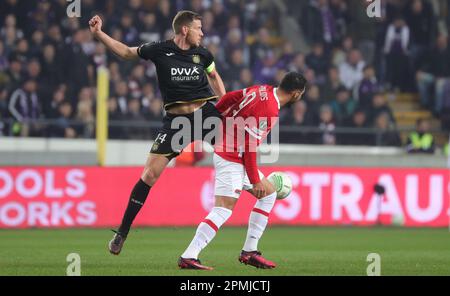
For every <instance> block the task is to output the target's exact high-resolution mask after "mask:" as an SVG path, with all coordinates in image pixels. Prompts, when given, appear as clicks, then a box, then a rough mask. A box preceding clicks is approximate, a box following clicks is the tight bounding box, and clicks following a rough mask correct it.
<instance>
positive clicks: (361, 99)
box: [353, 66, 381, 109]
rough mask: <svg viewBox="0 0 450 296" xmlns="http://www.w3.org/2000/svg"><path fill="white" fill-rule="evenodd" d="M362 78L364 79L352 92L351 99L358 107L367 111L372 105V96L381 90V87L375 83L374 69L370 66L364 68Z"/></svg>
mask: <svg viewBox="0 0 450 296" xmlns="http://www.w3.org/2000/svg"><path fill="white" fill-rule="evenodd" d="M363 76H364V78H363V79H362V80H361V82H360V83H359V84H358V85H357V86H356V87H355V89H354V91H353V97H354V98H355V100H356V102H357V103H358V106H359V107H361V108H364V109H368V108H370V105H371V104H372V99H373V96H374V95H375V94H376V93H377V92H379V91H380V90H381V86H380V85H379V83H378V81H377V78H376V76H375V69H374V68H373V67H372V66H366V67H365V68H364V72H363Z"/></svg>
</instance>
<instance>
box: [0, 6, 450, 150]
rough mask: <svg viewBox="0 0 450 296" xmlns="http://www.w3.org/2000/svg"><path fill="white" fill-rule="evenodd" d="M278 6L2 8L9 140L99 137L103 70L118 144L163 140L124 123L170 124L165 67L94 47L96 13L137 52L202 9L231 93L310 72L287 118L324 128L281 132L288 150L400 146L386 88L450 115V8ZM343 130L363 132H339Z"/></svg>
mask: <svg viewBox="0 0 450 296" xmlns="http://www.w3.org/2000/svg"><path fill="white" fill-rule="evenodd" d="M276 2H277V1H270V0H265V1H256V0H251V1H242V0H191V1H181V0H173V1H169V0H160V1H157V0H129V1H125V0H97V1H94V0H83V1H82V2H81V4H82V5H81V17H73V18H68V17H67V15H66V9H67V6H68V4H69V2H67V1H66V0H53V1H49V0H39V1H26V0H4V1H1V3H0V20H2V22H3V23H2V24H1V27H0V135H7V136H38V137H39V136H45V137H67V138H74V137H81V138H92V137H94V134H95V128H94V126H95V125H94V123H95V86H96V68H97V67H99V66H105V67H107V68H108V69H109V71H110V83H111V84H110V98H109V100H108V108H109V116H110V120H111V121H112V123H113V124H112V125H111V126H110V130H109V133H110V137H111V138H125V139H149V138H152V137H153V136H154V129H149V128H137V127H135V126H127V125H121V124H119V125H117V123H120V122H125V123H130V122H141V123H142V122H144V121H146V122H147V121H159V120H160V119H161V118H162V117H163V116H164V113H163V112H164V111H163V108H162V100H161V95H160V93H159V91H158V86H157V81H156V73H155V67H154V65H153V64H152V63H147V62H143V61H135V62H129V61H127V62H125V61H122V60H120V59H119V58H117V57H116V56H114V55H113V54H112V53H111V52H110V51H107V50H106V49H105V47H104V46H103V45H102V44H100V43H99V42H96V40H94V39H93V37H92V35H91V34H90V32H89V28H88V25H87V24H88V20H89V19H90V18H91V17H92V16H93V15H94V14H96V13H99V14H100V15H101V16H102V17H103V19H104V31H105V32H107V33H108V34H110V35H111V36H112V37H113V38H115V39H117V40H120V41H122V42H124V43H125V44H127V45H129V46H138V45H140V44H142V43H145V42H153V41H158V40H164V39H169V38H171V34H172V28H171V25H172V24H171V20H172V18H173V16H174V15H175V14H176V12H177V11H179V10H182V9H190V10H193V11H196V12H199V13H201V14H202V16H203V31H204V33H205V37H204V40H203V44H204V46H205V47H207V48H208V49H209V50H210V51H211V52H212V53H213V55H214V56H215V60H216V65H217V69H218V71H219V73H220V74H221V75H222V77H223V79H224V82H225V85H226V88H227V90H236V89H240V88H244V87H246V86H249V85H252V84H263V83H267V84H277V83H278V82H279V81H280V79H281V77H283V74H284V73H285V72H286V71H291V70H293V71H299V72H301V73H303V74H304V75H305V77H306V78H307V79H308V81H309V87H308V89H307V93H306V95H305V97H304V100H302V101H300V102H298V103H296V104H295V105H293V106H291V108H289V109H287V110H285V111H284V112H283V113H282V114H281V116H280V122H281V126H282V127H283V126H288V127H291V128H292V127H313V128H315V129H303V130H301V131H297V130H296V131H293V130H292V129H290V130H289V129H288V130H283V129H282V130H281V138H280V139H281V141H282V142H285V143H314V144H327V145H335V144H348V145H380V146H400V145H402V143H401V140H400V137H399V133H398V132H397V130H396V122H395V118H394V116H393V112H392V110H391V109H390V107H389V105H388V102H387V96H386V95H385V93H386V92H392V93H395V92H418V93H419V94H420V99H421V104H422V105H423V106H424V107H426V108H429V109H430V110H431V111H433V113H434V114H435V115H436V116H439V115H441V114H443V113H445V112H443V111H444V110H446V109H449V108H450V49H449V48H448V38H447V35H446V34H447V32H448V29H449V27H450V16H449V13H448V10H449V7H450V1H448V0H414V1H402V0H386V1H382V17H381V18H369V17H368V15H367V13H366V7H367V5H369V4H370V3H369V2H366V1H352V0H350V1H345V0H310V1H295V0H284V1H278V2H281V3H282V4H284V5H285V6H284V7H285V8H287V10H286V11H284V12H283V9H280V7H279V4H277V3H276ZM286 14H287V15H289V16H291V17H293V19H295V20H296V21H297V23H298V26H299V28H300V29H301V32H302V38H303V41H304V42H303V43H304V44H306V45H308V46H307V47H306V49H303V50H299V49H298V46H297V45H296V44H297V42H296V41H298V40H297V39H298V38H297V37H300V36H288V37H286V36H284V35H283V33H284V31H283V26H282V25H281V24H282V23H283V20H282V19H283V17H284V16H285V15H286ZM43 120H44V121H43ZM45 120H46V121H45ZM114 123H116V124H114ZM143 125H144V126H145V124H143ZM341 127H348V128H360V131H362V132H359V133H356V134H355V133H354V132H348V133H347V132H345V133H337V132H336V131H337V129H338V128H341ZM369 129H374V130H375V131H377V132H375V133H373V132H369ZM349 131H350V130H349Z"/></svg>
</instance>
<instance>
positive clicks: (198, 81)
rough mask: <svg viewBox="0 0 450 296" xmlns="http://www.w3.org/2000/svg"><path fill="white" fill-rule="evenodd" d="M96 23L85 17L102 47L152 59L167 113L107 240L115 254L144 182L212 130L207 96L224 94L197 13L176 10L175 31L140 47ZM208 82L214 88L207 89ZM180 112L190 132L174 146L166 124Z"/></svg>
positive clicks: (99, 21) (216, 115) (215, 113)
mask: <svg viewBox="0 0 450 296" xmlns="http://www.w3.org/2000/svg"><path fill="white" fill-rule="evenodd" d="M102 24H103V22H102V19H101V18H100V17H99V16H97V15H96V16H94V17H93V18H92V19H91V20H90V21H89V26H90V30H91V32H92V34H93V35H94V37H95V38H96V39H98V40H99V41H101V42H102V43H103V44H104V45H105V46H106V47H107V48H108V49H110V50H112V51H113V52H114V53H115V54H117V55H118V56H120V57H122V58H124V59H129V60H131V59H137V58H139V57H140V58H142V59H144V60H150V61H152V62H153V63H154V64H155V66H156V70H157V76H158V83H159V88H160V90H161V93H162V96H163V99H164V108H165V110H166V114H167V115H166V116H165V117H164V119H163V127H162V128H161V129H160V130H159V133H158V136H157V138H156V139H155V141H154V144H153V146H152V148H151V152H150V155H149V157H148V159H147V162H146V164H145V168H144V171H143V173H142V175H141V178H140V179H139V180H138V182H137V183H136V185H135V186H134V188H133V190H132V191H131V195H130V199H129V202H128V206H127V209H126V211H125V214H124V216H123V219H122V223H121V225H120V227H119V229H118V230H117V231H116V233H115V235H114V237H113V239H112V240H111V241H110V242H109V245H108V246H109V251H110V252H111V253H112V254H114V255H118V254H119V253H120V251H121V249H122V246H123V243H124V242H125V239H126V238H127V235H128V232H129V231H130V227H131V224H132V223H133V220H134V218H135V217H136V215H137V214H138V212H139V211H140V209H141V208H142V206H143V205H144V202H145V200H146V199H147V195H148V194H149V192H150V188H151V187H152V186H153V185H154V184H155V182H156V181H157V179H158V177H159V176H160V175H161V173H162V172H163V170H164V168H165V167H166V166H167V164H168V163H169V161H170V160H171V159H173V158H174V157H177V156H178V155H179V154H180V153H181V150H182V149H183V148H184V147H186V146H187V145H189V144H190V143H191V142H192V141H194V140H203V139H204V138H205V136H206V135H210V134H211V132H213V131H214V129H213V128H212V127H211V128H210V129H209V128H203V122H205V120H206V119H208V118H211V117H212V118H220V114H219V112H218V111H217V109H216V108H215V106H214V104H212V103H211V102H210V101H211V100H215V99H217V98H218V97H222V96H223V95H224V94H225V87H224V84H223V81H222V79H221V77H220V75H219V74H218V73H217V71H216V69H215V65H214V57H213V56H212V54H211V53H210V52H209V51H208V50H207V49H206V48H204V47H202V46H201V45H200V43H201V39H202V37H203V32H202V26H201V16H200V15H199V14H197V13H195V12H192V11H180V12H179V13H178V14H177V15H176V16H175V18H174V20H173V30H174V33H175V37H174V38H173V39H171V40H167V41H162V42H154V43H147V44H143V45H141V46H140V47H128V46H127V45H125V44H123V43H121V42H119V41H117V40H114V39H113V38H111V37H110V36H108V35H107V34H105V33H104V32H103V31H102ZM210 86H211V88H212V90H213V91H214V93H215V94H214V93H212V92H211V88H210ZM198 114H201V118H200V119H201V120H200V121H201V122H200V123H199V122H195V124H197V125H199V124H201V125H202V126H201V127H200V128H201V132H200V134H199V135H197V134H198V133H194V118H198ZM181 117H183V118H181ZM180 118H181V119H187V120H189V122H190V123H191V128H192V130H191V134H190V135H191V138H190V139H189V141H184V142H183V143H181V145H178V146H179V147H178V148H174V147H173V145H171V143H172V138H173V136H174V135H175V134H176V133H177V132H179V131H180V129H181V128H172V127H171V125H172V122H173V121H175V120H177V119H180ZM197 128H198V127H197ZM212 144H213V143H212ZM180 146H181V147H180ZM180 148H181V149H180Z"/></svg>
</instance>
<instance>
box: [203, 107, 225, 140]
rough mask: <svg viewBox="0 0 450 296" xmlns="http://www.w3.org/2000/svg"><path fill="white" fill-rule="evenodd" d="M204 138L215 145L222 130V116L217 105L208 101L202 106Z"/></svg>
mask: <svg viewBox="0 0 450 296" xmlns="http://www.w3.org/2000/svg"><path fill="white" fill-rule="evenodd" d="M201 130H202V138H201V140H203V141H205V142H207V143H209V144H211V145H214V144H215V142H216V139H217V137H219V136H220V132H221V131H222V116H221V115H220V112H219V111H218V110H217V108H216V106H214V104H212V103H211V102H207V103H206V104H205V106H203V108H202V126H201Z"/></svg>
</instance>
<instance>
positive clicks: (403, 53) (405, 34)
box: [384, 17, 411, 92]
mask: <svg viewBox="0 0 450 296" xmlns="http://www.w3.org/2000/svg"><path fill="white" fill-rule="evenodd" d="M409 42H410V31H409V27H408V25H407V24H406V23H405V21H404V20H403V18H401V17H399V18H396V19H395V20H394V22H393V23H392V24H390V25H389V27H388V30H387V34H386V41H385V45H384V53H385V54H386V64H387V69H386V71H387V72H386V76H387V81H388V82H389V84H390V87H391V88H392V89H398V90H400V91H403V92H404V91H409V90H411V89H410V87H409V86H410V77H411V69H410V63H409V57H408V47H409Z"/></svg>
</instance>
